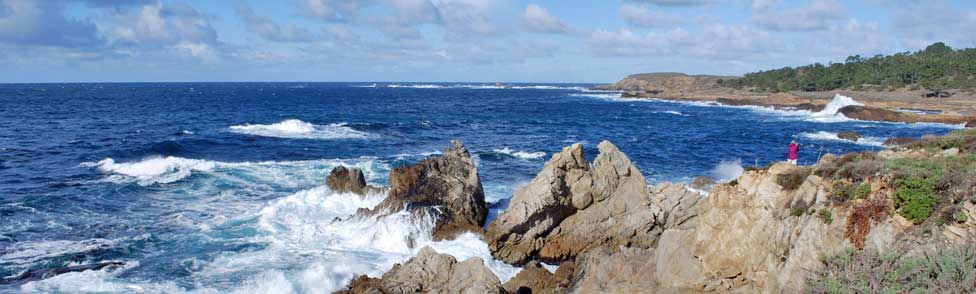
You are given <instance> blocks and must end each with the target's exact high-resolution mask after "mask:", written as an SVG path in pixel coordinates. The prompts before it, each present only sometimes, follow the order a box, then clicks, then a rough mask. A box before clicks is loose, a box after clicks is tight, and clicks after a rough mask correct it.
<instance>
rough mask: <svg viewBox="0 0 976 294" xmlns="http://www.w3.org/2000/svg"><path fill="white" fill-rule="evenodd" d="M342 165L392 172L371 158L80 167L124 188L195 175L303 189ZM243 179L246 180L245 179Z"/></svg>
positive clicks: (150, 161) (163, 160) (172, 160)
mask: <svg viewBox="0 0 976 294" xmlns="http://www.w3.org/2000/svg"><path fill="white" fill-rule="evenodd" d="M338 165H345V166H354V167H357V168H360V169H362V170H363V174H365V176H366V177H367V178H369V179H376V178H379V177H381V173H382V172H383V171H385V170H388V169H389V166H387V165H386V164H384V163H380V162H378V161H376V159H375V158H370V157H361V158H358V159H345V160H342V159H322V160H305V161H263V162H219V161H210V160H201V159H188V158H182V157H175V156H168V157H149V158H146V159H143V160H140V161H134V162H126V163H117V162H115V160H114V159H112V158H106V159H103V160H101V161H98V162H83V163H81V164H80V166H82V167H95V168H97V169H98V171H100V172H102V173H105V174H108V177H107V178H105V181H108V182H114V183H120V184H121V183H131V182H135V183H138V184H139V185H143V186H149V185H153V184H167V183H173V182H176V181H179V180H182V179H185V178H187V177H189V176H191V175H192V174H193V173H202V174H206V175H210V176H214V177H218V178H220V179H222V180H225V181H231V182H236V183H239V184H242V185H255V184H263V183H268V182H273V183H274V184H275V185H279V186H285V187H300V186H302V185H307V184H308V183H314V182H316V181H320V180H321V179H323V178H324V176H326V175H328V173H329V171H331V169H332V168H333V167H335V166H338ZM215 171H225V172H223V173H217V172H215ZM242 176H244V177H246V179H244V178H241V177H242Z"/></svg>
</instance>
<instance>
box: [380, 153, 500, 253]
mask: <svg viewBox="0 0 976 294" xmlns="http://www.w3.org/2000/svg"><path fill="white" fill-rule="evenodd" d="M404 209H407V210H408V211H410V213H412V214H430V215H434V216H436V218H437V221H436V224H435V227H434V231H433V234H434V239H435V240H440V239H450V238H453V237H454V236H456V235H457V234H460V233H462V232H465V231H471V232H475V233H479V234H480V233H482V231H483V230H482V227H483V226H484V224H485V219H486V218H487V216H488V206H487V204H486V203H485V192H484V189H483V188H482V186H481V179H480V178H479V177H478V170H477V168H476V167H475V165H474V160H473V159H472V158H471V154H470V153H469V152H468V149H467V148H465V147H464V145H462V144H461V142H459V141H452V142H451V146H450V147H448V148H446V149H444V154H443V155H441V156H438V157H432V158H427V159H424V160H421V161H420V162H418V163H417V164H415V165H408V166H401V167H397V168H394V169H393V170H392V171H391V172H390V191H389V193H388V195H387V197H386V199H384V200H383V202H380V204H378V205H377V206H376V207H375V208H374V209H373V210H372V211H366V212H365V213H370V214H373V215H377V214H381V215H382V214H391V213H397V212H400V211H402V210H404Z"/></svg>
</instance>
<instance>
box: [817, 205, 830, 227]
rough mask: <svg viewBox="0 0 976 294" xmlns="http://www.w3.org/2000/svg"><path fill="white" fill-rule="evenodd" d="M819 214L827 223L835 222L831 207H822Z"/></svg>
mask: <svg viewBox="0 0 976 294" xmlns="http://www.w3.org/2000/svg"><path fill="white" fill-rule="evenodd" d="M817 215H818V216H820V220H822V221H823V222H824V223H825V224H828V225H829V224H830V223H832V222H834V216H833V214H832V213H830V209H826V208H821V209H820V212H819V213H818V214H817Z"/></svg>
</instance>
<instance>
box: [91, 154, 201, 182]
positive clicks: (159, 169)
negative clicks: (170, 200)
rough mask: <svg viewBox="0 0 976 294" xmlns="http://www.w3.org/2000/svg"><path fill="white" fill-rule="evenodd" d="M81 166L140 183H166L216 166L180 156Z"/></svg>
mask: <svg viewBox="0 0 976 294" xmlns="http://www.w3.org/2000/svg"><path fill="white" fill-rule="evenodd" d="M81 166H85V167H96V168H98V170H99V171H101V172H103V173H109V174H113V176H110V177H109V178H107V179H106V180H108V181H111V182H119V183H122V182H133V181H134V182H137V183H139V184H140V185H143V186H148V185H152V184H166V183H172V182H176V181H179V180H181V179H184V178H186V177H189V176H190V175H191V174H192V173H193V172H210V171H212V170H213V169H214V167H215V166H216V163H215V162H213V161H207V160H197V159H186V158H181V157H173V156H169V157H149V158H146V159H143V160H141V161H137V162H130V163H116V162H115V160H114V159H112V158H106V159H103V160H101V161H99V162H95V163H92V162H85V163H82V164H81Z"/></svg>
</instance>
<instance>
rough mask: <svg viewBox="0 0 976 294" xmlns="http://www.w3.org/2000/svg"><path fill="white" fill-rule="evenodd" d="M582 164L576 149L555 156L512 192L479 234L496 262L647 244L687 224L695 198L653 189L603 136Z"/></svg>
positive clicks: (678, 188) (555, 258) (680, 190)
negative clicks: (670, 225) (670, 223)
mask: <svg viewBox="0 0 976 294" xmlns="http://www.w3.org/2000/svg"><path fill="white" fill-rule="evenodd" d="M597 147H598V149H599V151H600V154H599V155H598V156H597V158H596V159H595V160H594V161H593V164H591V165H590V164H587V163H586V159H585V158H584V157H583V150H582V146H581V145H579V144H574V145H572V146H569V147H566V148H564V149H563V151H562V152H560V153H557V154H554V155H553V157H552V159H551V160H550V161H549V162H548V163H546V165H545V166H544V167H543V170H542V171H541V172H540V173H539V174H538V175H537V176H536V178H535V179H533V180H532V182H530V183H529V184H528V185H526V186H524V187H520V188H519V189H518V190H516V192H515V195H514V196H513V197H512V200H511V202H510V204H509V208H508V210H506V211H505V212H503V213H502V214H501V215H500V216H499V217H498V219H496V220H495V221H494V222H492V223H491V224H489V226H488V231H487V233H486V234H485V237H486V239H487V241H488V245H489V248H490V249H491V250H492V253H493V254H494V255H495V256H496V257H497V258H499V259H501V260H503V261H505V262H508V263H512V264H523V263H525V262H527V261H529V260H532V259H539V260H543V261H547V262H562V261H568V260H573V259H574V258H575V257H576V256H578V255H579V254H580V253H582V252H584V251H586V250H589V249H592V248H599V247H608V248H616V247H618V246H631V247H637V248H650V247H653V246H654V244H655V243H656V241H657V237H658V236H659V235H660V234H661V232H663V230H664V229H665V228H667V226H666V225H665V222H667V221H668V220H673V221H674V222H675V223H681V222H685V221H687V220H688V219H689V218H691V217H693V216H694V214H693V213H685V212H683V211H682V212H676V213H672V212H673V211H675V210H689V211H690V210H691V208H692V207H694V206H695V204H696V203H697V202H698V200H699V199H700V195H699V194H698V193H695V192H691V191H688V190H687V189H684V186H683V185H673V184H667V187H661V188H659V189H657V190H656V191H657V192H656V193H652V192H651V190H650V189H648V187H647V183H646V182H645V180H644V176H643V175H642V174H641V172H640V170H639V169H637V167H636V166H634V165H633V163H631V162H630V159H628V158H627V156H626V155H625V154H624V153H623V152H621V151H620V150H619V149H617V147H616V146H614V145H613V144H612V143H610V142H608V141H603V142H601V143H600V144H599V145H598V146H597Z"/></svg>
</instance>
